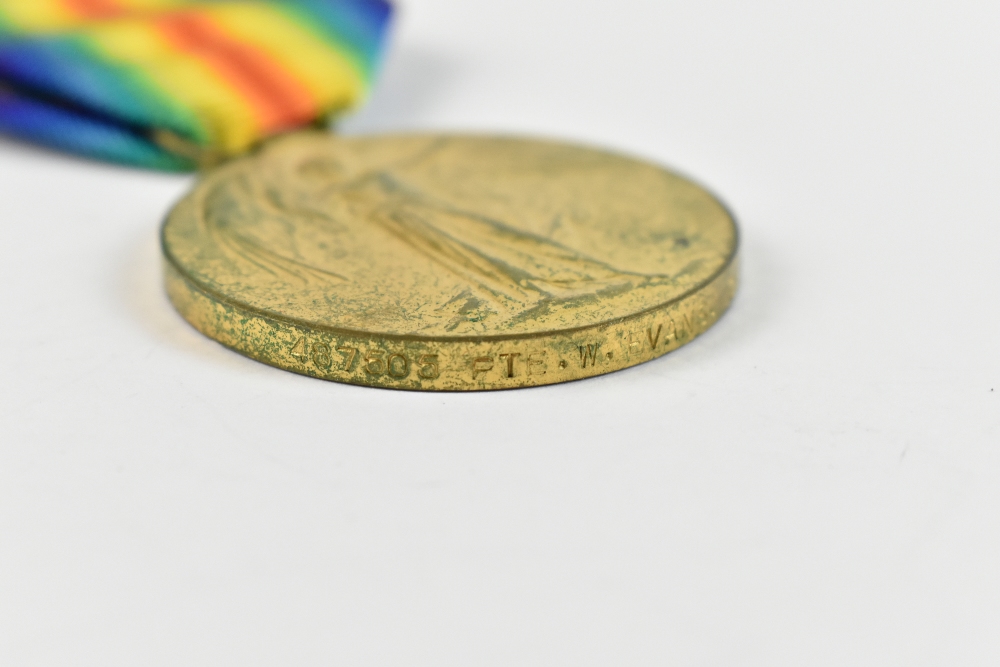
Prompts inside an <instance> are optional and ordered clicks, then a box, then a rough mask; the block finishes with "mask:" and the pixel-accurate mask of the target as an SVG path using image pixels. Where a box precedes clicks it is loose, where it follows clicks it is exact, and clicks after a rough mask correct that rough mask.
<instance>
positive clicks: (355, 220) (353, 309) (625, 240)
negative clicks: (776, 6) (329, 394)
mask: <svg viewBox="0 0 1000 667" xmlns="http://www.w3.org/2000/svg"><path fill="white" fill-rule="evenodd" d="M163 252H164V255H165V258H166V262H165V264H166V283H167V291H168V293H169V295H170V299H171V301H172V302H173V303H174V305H175V306H176V307H177V309H178V310H179V311H180V313H181V314H182V315H183V316H184V317H185V318H186V319H187V320H188V321H189V322H190V323H191V324H192V325H194V326H195V328H197V329H198V330H199V331H201V332H202V333H204V334H205V335H207V336H209V337H211V338H214V339H215V340H217V341H219V342H220V343H222V344H223V345H226V346H228V347H230V348H232V349H234V350H236V351H238V352H241V353H242V354H245V355H247V356H249V357H252V358H254V359H257V360H259V361H262V362H264V363H267V364H271V365H273V366H277V367H279V368H284V369H287V370H290V371H294V372H296V373H302V374H305V375H311V376H314V377H318V378H323V379H327V380H336V381H338V382H349V383H352V384H360V385H368V386H374V387H391V388H396V389H416V390H441V391H469V390H484V389H509V388H515V387H529V386H536V385H544V384H552V383H556V382H565V381H567V380H576V379H580V378H585V377H590V376H594V375H600V374H603V373H608V372H611V371H616V370H619V369H622V368H626V367H628V366H633V365H635V364H639V363H642V362H645V361H649V360H651V359H653V358H655V357H658V356H660V355H662V354H665V353H667V352H669V351H671V350H674V349H676V348H678V347H680V346H681V345H683V344H684V343H687V342H689V341H690V340H692V339H693V338H694V337H695V336H697V335H699V334H701V333H702V332H704V331H705V330H706V329H708V328H709V327H710V326H711V325H712V324H713V323H715V321H716V320H717V319H718V318H719V317H720V316H721V315H722V313H723V312H724V311H725V310H726V308H727V307H728V306H729V304H730V302H731V301H732V298H733V295H734V293H735V291H736V283H737V230H736V225H735V223H734V221H733V218H732V216H730V214H729V213H728V212H727V211H726V209H725V208H724V207H723V206H722V204H720V203H719V202H718V201H717V200H716V199H714V198H713V197H712V196H711V195H709V194H708V193H707V192H705V191H704V190H703V189H701V188H700V187H698V186H697V185H695V184H693V183H691V182H690V181H687V180H685V179H684V178H681V177H680V176H677V175H675V174H673V173H671V172H669V171H665V170H663V169H661V168H659V167H656V166H653V165H650V164H647V163H644V162H641V161H637V160H634V159H630V158H627V157H623V156H620V155H615V154H612V153H607V152H603V151H599V150H594V149H590V148H583V147H579V146H573V145H567V144H562V143H552V142H545V141H536V140H525V139H514V138H498V137H476V136H448V135H444V136H438V135H435V136H426V135H424V136H421V135H416V136H389V137H374V138H353V139H345V138H338V137H335V136H331V135H328V134H321V133H311V132H310V133H302V134H297V135H292V136H290V137H287V138H284V139H280V140H278V141H275V142H273V143H271V144H268V145H267V146H265V147H264V148H263V149H262V150H261V151H260V152H259V153H258V154H256V155H253V156H249V157H245V158H241V159H238V160H235V161H233V162H230V163H227V164H225V165H223V166H221V167H219V168H217V169H216V170H214V171H212V172H210V173H208V174H207V175H206V176H205V177H204V178H203V179H202V180H201V182H200V183H199V184H198V186H197V187H196V188H195V189H194V191H193V192H192V193H191V194H190V195H188V196H187V197H186V198H185V199H184V200H183V201H181V202H180V204H178V205H177V207H176V208H175V209H174V210H173V211H172V212H171V214H170V216H169V217H168V219H167V221H166V223H165V224H164V227H163Z"/></svg>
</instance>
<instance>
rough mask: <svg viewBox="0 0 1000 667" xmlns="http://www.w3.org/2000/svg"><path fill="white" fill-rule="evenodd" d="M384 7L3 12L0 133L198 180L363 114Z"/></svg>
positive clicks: (168, 1) (69, 0) (88, 5)
mask: <svg viewBox="0 0 1000 667" xmlns="http://www.w3.org/2000/svg"><path fill="white" fill-rule="evenodd" d="M391 16H392V6H391V5H390V4H389V2H388V1H387V0H271V1H266V0H215V1H214V2H212V1H200V2H199V1H197V0H0V132H3V133H6V134H10V135H13V136H16V137H19V138H22V139H25V140H28V141H33V142H36V143H40V144H44V145H47V146H50V147H53V148H57V149H61V150H66V151H71V152H74V153H78V154H83V155H86V156H89V157H94V158H99V159H104V160H110V161H114V162H120V163H125V164H130V165H136V166H142V167H148V168H154V169H165V170H175V171H185V170H191V169H195V168H198V167H205V166H209V165H211V164H214V163H217V162H219V161H222V160H224V159H227V158H228V157H231V156H233V155H237V154H239V153H242V152H244V151H246V150H248V149H250V148H252V147H253V146H254V145H256V144H257V143H259V142H260V141H262V140H264V139H266V138H268V137H270V136H273V135H275V134H278V133H281V132H284V131H288V130H291V129H295V128H297V127H302V126H305V125H309V124H315V123H319V122H322V121H324V120H325V119H326V118H327V117H329V116H330V115H332V114H337V113H339V112H342V111H345V110H347V109H349V108H351V107H354V106H356V105H358V104H359V103H361V102H362V101H363V99H364V97H365V95H366V93H367V91H368V89H369V87H370V85H371V82H372V79H373V78H374V75H375V73H376V70H377V67H378V64H379V59H380V55H381V52H382V47H383V44H384V41H385V38H386V33H387V30H388V26H389V22H390V19H391Z"/></svg>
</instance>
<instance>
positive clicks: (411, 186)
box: [203, 141, 674, 331]
mask: <svg viewBox="0 0 1000 667" xmlns="http://www.w3.org/2000/svg"><path fill="white" fill-rule="evenodd" d="M445 146H446V142H444V141H437V142H432V143H430V144H429V145H424V146H421V147H419V148H418V149H417V150H415V151H414V152H413V153H412V154H410V155H407V156H404V157H403V158H402V159H399V160H396V161H393V162H392V163H389V164H382V165H379V166H376V167H371V166H368V165H366V166H364V167H363V168H351V167H350V166H348V167H344V166H343V165H342V164H338V163H334V166H332V167H330V168H329V169H326V170H323V169H320V168H319V167H318V166H317V165H318V164H321V163H318V162H317V159H316V158H315V157H314V158H312V159H309V160H304V161H302V162H300V163H299V164H298V165H295V166H296V167H297V168H291V167H287V168H285V169H283V170H281V171H278V172H272V173H269V174H255V173H250V172H248V171H246V172H242V173H240V174H239V175H237V176H235V177H230V178H228V179H226V180H224V181H222V182H220V183H219V184H218V185H217V186H216V187H215V188H214V189H213V190H212V191H210V193H209V194H208V195H207V196H206V198H205V201H204V204H203V211H204V216H203V221H204V225H205V231H206V232H207V233H208V234H209V235H210V236H211V238H212V239H213V240H214V242H215V245H216V246H217V247H218V248H219V249H220V250H221V251H223V253H224V254H225V255H226V256H227V257H228V258H229V259H230V260H231V261H233V262H235V263H236V264H243V265H244V268H245V269H246V270H250V271H264V272H267V273H268V274H271V275H273V276H274V277H275V279H276V280H279V281H286V282H288V283H289V284H290V285H291V284H295V285H299V286H301V287H315V288H321V289H325V290H327V291H328V293H329V294H330V295H332V296H336V295H337V294H338V293H339V292H340V291H344V290H346V289H347V287H348V286H350V285H352V284H355V285H357V284H358V283H360V282H361V281H365V282H370V281H371V276H372V275H373V273H374V274H377V273H378V271H379V270H380V269H381V270H382V271H383V272H384V273H385V274H387V275H389V276H390V277H392V275H391V274H392V273H393V267H392V266H390V265H389V264H395V263H396V262H395V261H393V260H394V259H396V258H398V262H401V263H405V262H407V261H409V262H410V263H411V264H413V261H414V258H415V257H420V258H424V259H425V260H429V261H430V262H431V263H432V265H433V266H434V267H437V269H434V270H431V271H430V272H427V273H429V274H430V275H426V276H424V277H422V278H421V279H422V280H425V281H428V282H430V281H435V280H436V279H437V278H436V277H435V276H440V275H448V276H450V278H449V280H448V284H449V285H452V286H451V287H450V288H449V289H451V293H450V294H449V295H448V296H447V297H446V298H445V299H442V302H441V303H440V304H439V305H436V306H428V307H434V308H436V312H435V314H434V317H433V319H439V320H442V322H443V324H444V327H445V329H446V330H448V331H455V330H459V331H461V330H465V329H468V328H469V326H470V325H474V324H475V323H476V322H484V321H486V320H489V321H490V322H491V323H494V324H496V323H498V322H505V323H510V324H514V323H517V322H523V321H528V320H531V319H533V318H535V317H537V316H539V315H543V314H545V313H546V312H548V311H549V310H550V309H551V308H553V307H554V306H560V307H572V306H573V305H575V304H577V303H580V304H582V303H589V302H592V301H593V300H594V299H598V298H602V297H613V296H614V295H616V294H621V293H623V292H627V291H631V290H637V289H642V288H646V287H657V286H663V285H670V284H672V283H673V281H674V278H673V277H672V276H670V275H666V274H656V273H641V272H635V271H630V270H628V269H625V268H622V267H620V266H614V265H613V264H612V263H610V262H608V261H603V260H601V259H599V258H597V257H594V256H591V255H589V254H586V253H584V252H581V251H578V250H576V249H574V248H572V247H570V246H569V245H566V244H564V243H562V242H559V241H556V240H554V239H553V238H551V237H550V236H551V235H549V236H546V235H545V234H544V233H538V232H537V231H529V230H527V229H525V228H524V225H519V224H518V222H519V221H518V220H517V219H516V218H515V217H510V216H508V217H505V218H503V219H500V218H497V217H495V215H492V214H488V213H484V212H482V211H479V210H476V209H475V207H474V206H472V207H470V206H469V204H468V202H465V203H461V202H456V201H452V200H451V199H450V198H449V197H447V196H446V195H444V196H443V195H442V194H441V193H439V192H433V193H431V192H428V191H426V189H425V188H422V187H421V186H420V185H419V184H418V183H417V181H419V178H416V177H414V176H413V174H414V170H418V169H419V168H420V167H421V163H422V162H425V161H426V160H429V159H431V158H432V157H433V156H434V155H435V153H436V152H437V151H440V150H441V149H442V148H444V147H445ZM317 172H318V173H320V174H322V175H323V177H322V178H306V177H305V176H304V175H303V174H306V175H315V174H316V173H317ZM572 224H573V223H572V220H571V216H562V215H559V216H556V218H555V220H554V222H553V225H552V227H553V228H555V227H560V228H561V231H564V232H565V228H566V227H567V225H572ZM372 246H378V248H377V249H378V250H379V251H380V252H375V251H374V250H373V248H372ZM383 250H385V251H387V252H388V253H389V255H391V257H389V258H388V261H387V260H386V257H387V255H386V254H385V252H381V251H383ZM348 259H349V260H350V261H347V260H348ZM383 265H384V266H383Z"/></svg>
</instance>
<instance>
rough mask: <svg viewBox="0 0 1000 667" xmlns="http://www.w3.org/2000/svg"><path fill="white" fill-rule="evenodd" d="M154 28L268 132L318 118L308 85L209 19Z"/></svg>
mask: <svg viewBox="0 0 1000 667" xmlns="http://www.w3.org/2000/svg"><path fill="white" fill-rule="evenodd" d="M88 1H89V0H88ZM93 1H101V0H93ZM155 25H156V26H157V28H158V29H159V30H160V32H161V33H162V34H163V35H164V36H165V37H166V38H167V40H168V41H169V42H170V43H171V44H172V45H173V46H174V48H176V49H178V50H180V51H183V52H186V53H188V54H190V55H192V56H195V57H196V58H198V59H199V60H201V61H202V62H203V63H205V64H207V65H208V66H209V67H211V68H212V70H213V71H215V73H216V74H217V75H218V76H219V77H220V78H222V79H223V80H224V81H225V82H226V83H227V84H229V85H230V86H232V87H233V88H234V89H235V90H236V91H238V93H239V94H240V95H241V96H242V97H243V98H244V99H245V100H246V101H247V102H248V103H249V105H250V107H251V108H252V109H253V112H254V114H255V116H256V118H257V121H258V123H259V124H260V127H261V129H263V130H264V131H265V132H274V131H277V130H280V129H285V128H288V127H292V126H295V125H300V124H302V123H304V122H308V121H309V120H311V119H312V118H313V117H315V115H316V113H317V111H318V109H317V105H316V102H315V101H314V100H313V97H312V95H311V94H310V92H309V90H308V89H307V88H306V87H305V86H304V85H302V84H301V83H300V82H299V81H297V80H296V79H295V77H294V76H293V75H292V74H291V73H289V72H287V71H285V70H283V69H282V68H281V66H280V65H279V64H278V63H276V62H275V61H274V60H273V59H271V58H270V57H269V56H268V54H267V53H266V52H264V51H262V50H261V49H258V48H255V47H253V46H252V45H249V44H247V43H245V42H241V41H239V40H238V39H235V38H233V37H232V36H230V35H228V34H226V32H225V31H224V30H223V29H222V28H220V27H219V26H217V25H215V24H214V23H213V22H212V20H211V19H210V18H209V17H208V16H205V15H204V14H199V13H196V12H174V13H170V14H167V15H165V16H163V17H162V18H159V19H157V20H156V21H155Z"/></svg>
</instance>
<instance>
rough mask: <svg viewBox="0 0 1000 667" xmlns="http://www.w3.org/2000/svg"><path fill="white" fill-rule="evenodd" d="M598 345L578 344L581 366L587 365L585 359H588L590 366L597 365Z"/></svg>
mask: <svg viewBox="0 0 1000 667" xmlns="http://www.w3.org/2000/svg"><path fill="white" fill-rule="evenodd" d="M598 347H600V346H599V345H588V346H587V347H584V346H582V345H581V346H580V363H582V364H583V367H584V368H586V367H587V361H590V365H591V366H596V365H597V348H598Z"/></svg>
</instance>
